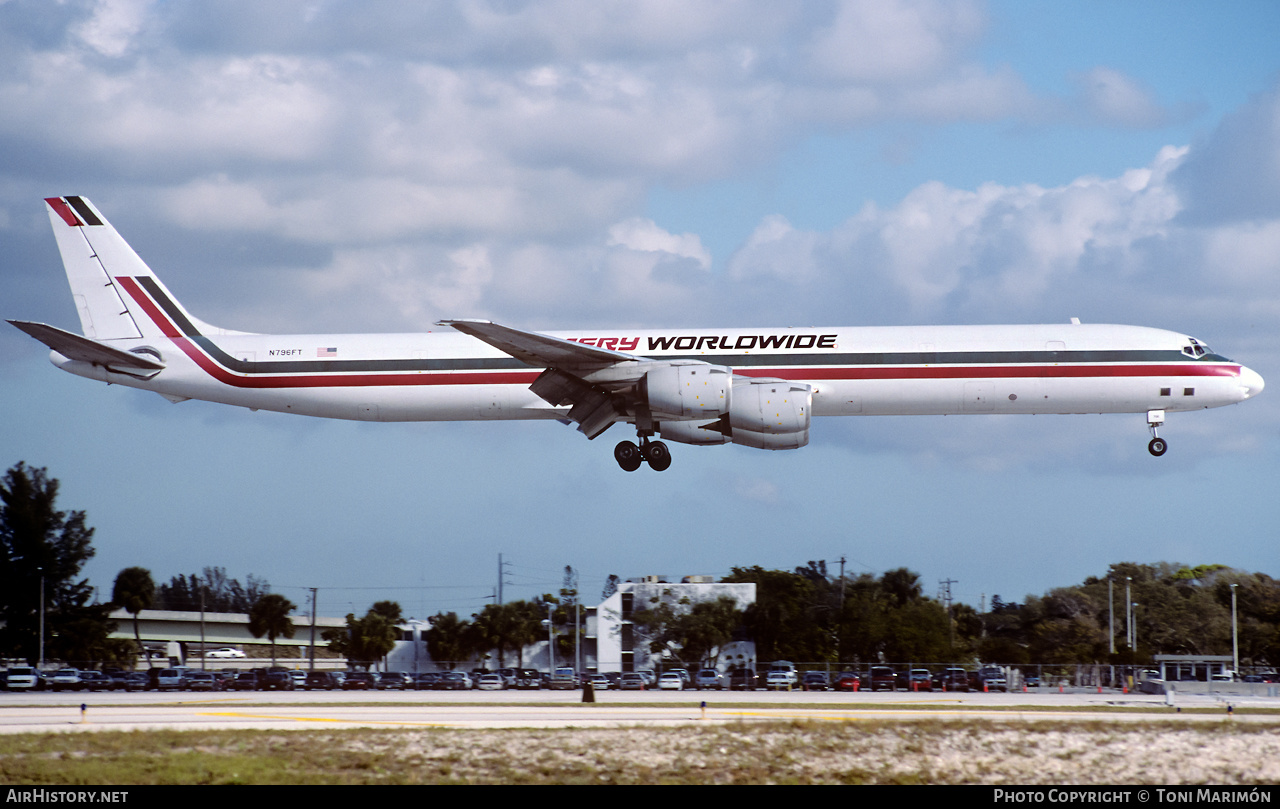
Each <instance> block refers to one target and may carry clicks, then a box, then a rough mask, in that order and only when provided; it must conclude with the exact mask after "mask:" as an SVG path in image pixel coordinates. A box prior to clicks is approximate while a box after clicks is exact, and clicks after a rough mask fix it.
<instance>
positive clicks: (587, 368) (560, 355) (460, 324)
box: [436, 320, 653, 438]
mask: <svg viewBox="0 0 1280 809" xmlns="http://www.w3.org/2000/svg"><path fill="white" fill-rule="evenodd" d="M436 325H439V326H452V327H453V328H455V329H457V330H458V331H460V332H462V333H463V334H469V335H471V336H472V337H474V338H476V339H477V340H481V341H483V342H485V343H488V344H489V345H491V346H493V347H494V348H496V349H498V350H499V351H502V352H503V353H506V354H510V355H511V356H513V357H515V358H516V359H518V360H520V361H521V362H523V363H526V364H528V365H532V366H533V367H535V368H545V369H547V370H546V371H544V372H543V373H542V375H541V376H539V377H538V378H537V380H535V381H534V383H533V384H532V385H530V386H529V390H531V391H533V392H534V393H535V394H537V395H538V396H540V397H541V398H542V399H543V400H545V401H546V402H548V403H549V404H551V405H553V406H555V407H560V406H562V405H572V407H571V408H570V410H569V418H570V420H572V421H574V422H576V423H577V424H578V429H579V431H581V432H582V433H583V434H584V435H586V436H587V438H595V437H596V436H598V435H600V434H601V433H603V432H604V431H605V430H607V429H609V427H611V426H613V424H614V422H617V421H625V420H627V419H628V418H634V417H635V416H636V400H635V396H634V388H635V386H636V383H637V382H639V381H640V380H641V379H642V378H643V377H644V370H643V369H642V368H641V366H642V365H644V364H647V363H651V362H653V360H650V359H649V358H647V357H636V356H633V355H631V354H626V353H623V352H621V351H612V350H610V349H607V348H598V347H596V346H589V345H583V344H582V343H575V342H573V341H572V340H564V339H561V338H559V337H552V336H550V335H548V334H539V333H538V332H532V331H524V330H522V329H513V328H511V327H510V326H502V325H499V324H497V323H492V322H490V321H488V320H441V321H439V322H438V323H437V324H436Z"/></svg>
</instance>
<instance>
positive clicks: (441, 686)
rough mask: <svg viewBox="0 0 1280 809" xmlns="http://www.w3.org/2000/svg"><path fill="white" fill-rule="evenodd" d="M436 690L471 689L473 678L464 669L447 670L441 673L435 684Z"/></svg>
mask: <svg viewBox="0 0 1280 809" xmlns="http://www.w3.org/2000/svg"><path fill="white" fill-rule="evenodd" d="M435 690H436V691H469V690H471V678H470V677H468V676H467V674H466V672H462V671H446V672H445V673H444V674H441V675H440V679H439V680H437V681H436V684H435Z"/></svg>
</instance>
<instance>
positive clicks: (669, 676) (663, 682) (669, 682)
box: [658, 671, 684, 691]
mask: <svg viewBox="0 0 1280 809" xmlns="http://www.w3.org/2000/svg"><path fill="white" fill-rule="evenodd" d="M658 688H659V690H662V691H683V690H684V678H683V677H681V676H680V675H679V674H677V673H676V672H674V671H668V672H666V673H664V674H663V675H662V676H661V677H659V678H658Z"/></svg>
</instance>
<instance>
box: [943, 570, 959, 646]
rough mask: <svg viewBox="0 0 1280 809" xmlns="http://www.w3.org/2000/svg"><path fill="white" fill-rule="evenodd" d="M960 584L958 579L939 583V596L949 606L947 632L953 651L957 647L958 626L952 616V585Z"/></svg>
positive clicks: (944, 580)
mask: <svg viewBox="0 0 1280 809" xmlns="http://www.w3.org/2000/svg"><path fill="white" fill-rule="evenodd" d="M959 583H960V581H959V580H958V579H941V580H939V581H938V595H939V596H940V597H941V598H942V602H943V603H944V604H946V605H947V632H948V637H949V638H950V643H951V648H952V649H954V648H955V647H956V625H955V621H954V620H953V618H952V615H951V585H953V584H959Z"/></svg>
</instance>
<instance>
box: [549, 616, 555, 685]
mask: <svg viewBox="0 0 1280 809" xmlns="http://www.w3.org/2000/svg"><path fill="white" fill-rule="evenodd" d="M554 615H555V607H553V606H552V605H551V604H547V674H548V676H552V677H554V676H555V673H556V642H555V636H554V635H553V634H552V633H553V632H554V631H555V629H554V627H555V622H554Z"/></svg>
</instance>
